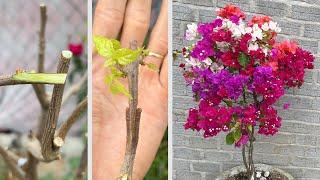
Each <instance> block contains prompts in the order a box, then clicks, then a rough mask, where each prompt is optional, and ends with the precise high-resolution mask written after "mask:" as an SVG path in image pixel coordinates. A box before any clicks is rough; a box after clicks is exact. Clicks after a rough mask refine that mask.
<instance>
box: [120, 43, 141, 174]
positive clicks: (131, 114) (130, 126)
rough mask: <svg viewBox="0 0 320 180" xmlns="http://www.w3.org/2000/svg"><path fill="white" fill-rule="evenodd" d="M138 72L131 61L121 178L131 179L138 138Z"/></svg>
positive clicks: (139, 115) (137, 67)
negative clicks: (129, 96)
mask: <svg viewBox="0 0 320 180" xmlns="http://www.w3.org/2000/svg"><path fill="white" fill-rule="evenodd" d="M130 48H131V49H133V50H134V49H137V42H136V41H133V42H131V43H130ZM138 73H139V60H138V59H137V60H136V61H134V62H132V63H131V64H129V65H128V70H127V75H128V84H129V93H130V95H131V98H129V108H127V109H126V126H127V136H126V151H125V157H124V161H123V164H122V167H121V171H120V175H121V177H122V178H121V179H128V180H132V171H133V165H134V159H135V155H136V149H137V145H138V140H139V125H140V117H141V112H142V110H141V109H140V108H138V107H137V106H138V75H139V74H138Z"/></svg>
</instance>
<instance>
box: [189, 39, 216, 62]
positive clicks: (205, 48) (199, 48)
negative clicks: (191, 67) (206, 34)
mask: <svg viewBox="0 0 320 180" xmlns="http://www.w3.org/2000/svg"><path fill="white" fill-rule="evenodd" d="M213 54H214V52H213V48H212V45H211V42H210V41H207V40H206V39H203V40H201V41H199V42H198V43H197V44H196V46H195V47H194V49H193V50H192V52H191V56H192V57H193V58H197V59H199V60H200V61H202V60H205V59H206V58H207V57H209V56H212V55H213Z"/></svg>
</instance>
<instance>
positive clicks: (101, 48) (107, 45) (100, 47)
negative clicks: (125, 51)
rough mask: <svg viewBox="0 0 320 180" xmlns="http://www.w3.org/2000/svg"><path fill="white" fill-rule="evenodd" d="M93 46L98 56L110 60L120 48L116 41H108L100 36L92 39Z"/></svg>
mask: <svg viewBox="0 0 320 180" xmlns="http://www.w3.org/2000/svg"><path fill="white" fill-rule="evenodd" d="M93 42H94V45H95V47H96V49H97V52H98V54H99V55H100V56H103V57H106V58H108V59H109V58H110V57H111V56H112V54H113V53H114V51H115V50H117V49H119V48H120V42H119V41H117V40H114V39H112V40H110V39H107V38H105V37H102V36H94V37H93Z"/></svg>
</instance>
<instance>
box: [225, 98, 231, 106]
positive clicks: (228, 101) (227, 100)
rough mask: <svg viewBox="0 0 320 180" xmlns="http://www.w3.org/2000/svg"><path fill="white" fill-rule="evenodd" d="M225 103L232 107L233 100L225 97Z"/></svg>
mask: <svg viewBox="0 0 320 180" xmlns="http://www.w3.org/2000/svg"><path fill="white" fill-rule="evenodd" d="M223 102H224V103H226V105H227V106H229V107H232V101H231V100H230V99H224V100H223Z"/></svg>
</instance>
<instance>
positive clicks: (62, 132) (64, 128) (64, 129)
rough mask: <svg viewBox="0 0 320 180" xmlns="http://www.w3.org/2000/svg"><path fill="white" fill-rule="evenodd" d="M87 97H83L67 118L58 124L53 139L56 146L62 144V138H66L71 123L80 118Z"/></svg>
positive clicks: (85, 107)
mask: <svg viewBox="0 0 320 180" xmlns="http://www.w3.org/2000/svg"><path fill="white" fill-rule="evenodd" d="M87 104H88V99H87V98H85V99H84V100H82V101H81V102H80V103H79V104H78V105H77V107H76V108H75V110H74V111H73V112H72V114H71V115H70V116H69V118H68V119H67V120H66V121H65V122H64V123H63V124H62V125H61V126H60V128H59V129H58V130H57V133H56V136H55V138H54V140H53V143H54V145H55V146H56V147H61V146H62V145H63V144H64V140H65V138H66V135H67V133H68V132H69V130H70V128H71V127H72V125H73V124H74V123H75V122H76V121H77V120H78V119H80V118H79V117H80V115H81V113H82V112H83V111H84V110H85V109H87Z"/></svg>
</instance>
